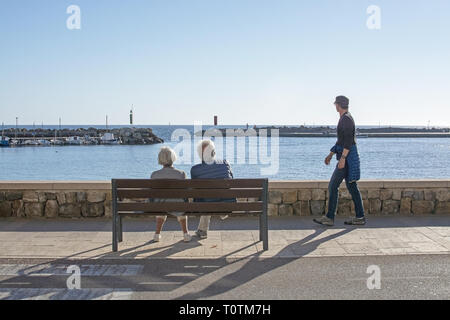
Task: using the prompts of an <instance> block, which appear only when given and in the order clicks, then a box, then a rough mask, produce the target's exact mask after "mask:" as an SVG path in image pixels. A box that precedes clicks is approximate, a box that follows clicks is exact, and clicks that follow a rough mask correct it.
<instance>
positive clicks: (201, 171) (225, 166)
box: [191, 140, 236, 239]
mask: <svg viewBox="0 0 450 320" xmlns="http://www.w3.org/2000/svg"><path fill="white" fill-rule="evenodd" d="M197 152H198V156H199V157H200V159H201V160H202V163H199V164H197V165H195V166H193V167H192V168H191V178H192V179H233V172H232V171H231V167H230V164H229V163H228V162H227V161H226V160H217V159H216V147H215V145H214V142H212V141H211V140H202V141H201V142H200V143H199V144H198V146H197ZM194 201H197V202H208V201H212V202H215V201H226V202H228V201H236V199H194ZM226 217H227V216H222V219H225V218H226ZM210 221H211V216H201V217H200V223H199V224H198V228H197V231H196V232H195V234H196V235H197V237H199V238H200V239H206V238H207V237H208V229H209V223H210Z"/></svg>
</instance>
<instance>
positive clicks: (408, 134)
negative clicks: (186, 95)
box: [195, 126, 450, 138]
mask: <svg viewBox="0 0 450 320" xmlns="http://www.w3.org/2000/svg"><path fill="white" fill-rule="evenodd" d="M274 130H277V132H278V136H279V137H285V138H331V137H337V133H336V128H335V127H330V126H320V127H306V126H300V127H287V126H283V127H277V126H270V127H253V128H250V127H249V128H246V129H242V128H240V129H233V128H229V129H228V128H210V129H208V130H202V131H201V132H200V131H198V132H196V133H195V134H196V135H197V136H199V135H200V134H202V135H204V134H205V133H206V134H209V135H212V136H217V135H222V136H227V137H230V136H236V137H243V136H259V135H260V134H261V135H262V136H269V137H270V136H271V135H272V134H273V132H274ZM356 136H357V137H358V138H450V128H442V129H436V128H431V129H425V128H423V129H421V128H392V127H385V128H370V129H367V128H358V129H357V130H356Z"/></svg>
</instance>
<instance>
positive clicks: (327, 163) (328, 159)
mask: <svg viewBox="0 0 450 320" xmlns="http://www.w3.org/2000/svg"><path fill="white" fill-rule="evenodd" d="M334 154H335V153H334V152H333V151H330V154H329V155H328V156H327V157H326V158H325V164H326V165H329V164H330V162H331V159H333V156H334Z"/></svg>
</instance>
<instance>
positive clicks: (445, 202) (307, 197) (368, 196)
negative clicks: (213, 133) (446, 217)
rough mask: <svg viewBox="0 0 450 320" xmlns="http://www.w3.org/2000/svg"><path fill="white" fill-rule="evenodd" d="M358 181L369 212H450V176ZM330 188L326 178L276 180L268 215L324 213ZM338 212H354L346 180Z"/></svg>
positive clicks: (387, 213)
mask: <svg viewBox="0 0 450 320" xmlns="http://www.w3.org/2000/svg"><path fill="white" fill-rule="evenodd" d="M358 185H359V188H360V191H361V196H362V199H363V205H364V210H365V212H366V214H368V215H395V214H401V215H420V214H450V181H449V180H417V181H400V180H394V181H361V182H359V184H358ZM327 189H328V182H326V181H279V182H278V181H273V182H271V183H270V191H269V215H271V216H277V215H279V216H290V215H298V216H310V215H323V214H325V212H326V210H327V206H328V190H327ZM337 214H338V215H342V216H350V215H354V214H355V207H354V204H353V201H352V198H351V195H350V193H349V192H348V190H347V188H346V187H345V184H342V185H341V187H340V189H339V201H338V209H337Z"/></svg>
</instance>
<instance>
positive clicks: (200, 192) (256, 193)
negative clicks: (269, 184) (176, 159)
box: [117, 189, 263, 199]
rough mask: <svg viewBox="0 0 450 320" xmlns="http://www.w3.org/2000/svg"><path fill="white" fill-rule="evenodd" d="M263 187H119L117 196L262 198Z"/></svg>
mask: <svg viewBox="0 0 450 320" xmlns="http://www.w3.org/2000/svg"><path fill="white" fill-rule="evenodd" d="M262 193H263V190H262V189H193V190H189V189H134V190H133V189H126V190H124V189H119V190H117V196H118V197H119V198H121V199H142V198H153V199H154V198H160V199H170V198H181V199H185V198H202V199H215V198H219V199H229V198H260V197H261V196H262Z"/></svg>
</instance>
